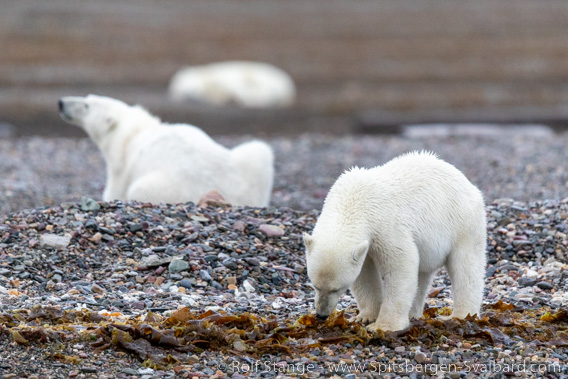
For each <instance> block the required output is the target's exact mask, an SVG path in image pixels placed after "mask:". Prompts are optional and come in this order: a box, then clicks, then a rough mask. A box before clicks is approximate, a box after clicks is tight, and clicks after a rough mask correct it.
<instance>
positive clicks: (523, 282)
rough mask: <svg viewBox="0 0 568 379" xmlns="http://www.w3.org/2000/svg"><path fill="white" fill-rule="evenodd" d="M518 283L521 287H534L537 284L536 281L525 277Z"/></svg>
mask: <svg viewBox="0 0 568 379" xmlns="http://www.w3.org/2000/svg"><path fill="white" fill-rule="evenodd" d="M517 283H518V284H519V286H521V287H532V286H534V285H535V284H536V279H534V278H529V277H526V276H523V277H521V278H519V280H517Z"/></svg>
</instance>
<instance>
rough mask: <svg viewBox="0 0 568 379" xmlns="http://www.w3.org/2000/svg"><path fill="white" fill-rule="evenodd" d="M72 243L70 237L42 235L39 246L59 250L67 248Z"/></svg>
mask: <svg viewBox="0 0 568 379" xmlns="http://www.w3.org/2000/svg"><path fill="white" fill-rule="evenodd" d="M69 242H71V237H69V236H58V235H57V234H42V235H41V237H40V238H39V245H40V246H41V247H52V248H54V249H57V250H62V249H64V248H66V247H67V246H68V245H69Z"/></svg>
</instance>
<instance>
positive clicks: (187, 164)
mask: <svg viewBox="0 0 568 379" xmlns="http://www.w3.org/2000/svg"><path fill="white" fill-rule="evenodd" d="M59 109H60V114H61V117H62V118H63V119H64V120H65V121H67V122H69V123H71V124H75V125H78V126H80V127H81V128H83V129H84V130H85V132H86V133H87V134H88V135H89V137H91V139H92V140H93V141H94V142H95V144H96V145H97V146H98V147H99V149H100V150H101V152H102V154H103V157H104V159H105V161H106V168H107V183H106V188H105V191H104V194H103V199H104V200H105V201H108V200H138V201H144V202H153V203H157V202H166V203H179V202H186V201H193V202H197V201H198V200H199V199H200V197H201V196H202V195H203V194H205V193H206V192H208V191H211V190H217V191H219V192H220V193H221V194H222V195H223V196H224V197H225V198H226V199H227V200H228V201H229V202H230V203H231V204H233V205H249V206H258V207H263V206H267V205H268V203H269V201H270V194H271V191H272V182H273V176H274V170H273V154H272V150H271V149H270V147H269V146H268V145H267V144H265V143H264V142H260V141H252V142H248V143H244V144H242V145H239V146H237V147H235V148H234V149H232V150H229V149H227V148H225V147H223V146H221V145H219V144H218V143H216V142H215V141H213V140H212V139H211V138H210V137H209V136H208V135H207V134H205V133H204V132H203V131H202V130H201V129H199V128H197V127H195V126H191V125H185V124H175V125H168V124H164V123H162V122H161V121H160V120H159V119H158V118H156V117H154V116H152V115H151V114H150V113H148V112H147V111H146V110H145V109H143V108H141V107H139V106H129V105H127V104H125V103H123V102H122V101H120V100H116V99H112V98H109V97H102V96H95V95H89V96H87V97H63V98H62V99H60V100H59Z"/></svg>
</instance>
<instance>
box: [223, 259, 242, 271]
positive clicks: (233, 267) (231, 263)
mask: <svg viewBox="0 0 568 379" xmlns="http://www.w3.org/2000/svg"><path fill="white" fill-rule="evenodd" d="M223 266H225V267H227V268H228V269H231V270H236V269H237V268H238V267H239V266H238V265H237V263H236V262H235V260H234V259H231V258H229V259H225V260H224V261H223Z"/></svg>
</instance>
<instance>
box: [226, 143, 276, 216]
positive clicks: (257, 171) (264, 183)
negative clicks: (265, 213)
mask: <svg viewBox="0 0 568 379" xmlns="http://www.w3.org/2000/svg"><path fill="white" fill-rule="evenodd" d="M231 160H232V162H233V165H234V167H235V168H236V169H237V170H239V171H240V172H241V175H242V178H243V179H245V180H244V182H245V183H246V189H244V192H245V193H246V194H247V198H249V200H248V201H246V202H245V203H246V204H249V205H252V206H259V207H265V206H267V205H268V203H269V202H270V195H271V193H272V184H273V182H274V154H273V152H272V149H271V148H270V146H268V145H267V144H266V143H264V142H261V141H251V142H247V143H243V144H241V145H239V146H237V147H235V148H234V149H232V150H231Z"/></svg>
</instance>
